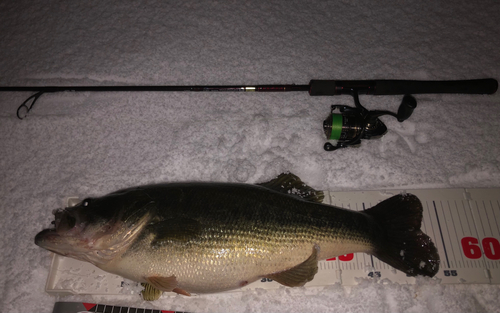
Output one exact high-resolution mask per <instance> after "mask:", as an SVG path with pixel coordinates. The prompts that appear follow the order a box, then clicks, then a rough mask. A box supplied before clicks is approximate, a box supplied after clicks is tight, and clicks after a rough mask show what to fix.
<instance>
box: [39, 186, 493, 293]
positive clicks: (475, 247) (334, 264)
mask: <svg viewBox="0 0 500 313" xmlns="http://www.w3.org/2000/svg"><path fill="white" fill-rule="evenodd" d="M401 192H405V193H412V194H414V195H416V196H417V197H418V198H419V199H420V200H421V202H422V205H423V208H424V212H423V221H422V230H423V231H424V232H425V233H426V234H427V235H429V236H430V237H431V238H432V240H433V242H434V244H435V245H436V247H437V249H438V252H439V255H440V258H441V264H440V269H439V272H438V274H437V275H436V278H437V279H439V280H440V282H441V283H445V284H460V283H467V284H499V283H500V226H499V224H500V188H496V189H427V190H388V191H356V192H325V200H324V202H325V203H327V204H332V205H335V206H339V207H342V208H346V209H351V210H356V211H362V210H365V209H368V208H370V207H372V206H374V205H376V204H377V203H379V202H380V201H382V200H385V199H387V198H389V197H391V196H393V195H396V194H398V193H401ZM77 202H78V199H77V198H68V201H67V203H65V205H67V206H72V205H75V204H76V203H77ZM370 277H371V278H373V279H380V278H382V279H389V280H390V281H392V282H398V283H401V284H405V283H408V284H411V283H414V282H415V278H414V277H407V276H406V274H404V273H402V272H400V271H397V270H395V269H394V268H392V267H391V266H389V265H387V264H385V263H383V262H381V261H379V260H378V259H377V258H375V257H373V256H371V255H368V254H365V253H351V254H347V255H344V256H339V257H337V258H334V259H331V260H326V261H321V262H319V269H318V273H317V274H316V276H315V278H314V279H313V280H312V281H311V282H309V283H307V284H306V287H307V286H326V285H331V284H335V283H341V284H343V285H356V280H357V278H370ZM137 286H138V284H137V283H133V282H130V281H127V280H124V279H123V278H121V277H120V276H118V275H114V274H109V273H106V272H104V271H102V270H100V269H99V268H97V267H95V266H93V265H91V264H90V263H87V262H81V261H77V260H74V259H70V258H66V257H62V256H59V255H54V257H53V260H52V265H51V268H50V271H49V277H48V279H47V284H46V291H47V292H48V293H57V294H100V295H106V294H109V295H117V294H120V295H127V294H135V296H137V293H138V291H137V290H138V289H140V288H138V287H137ZM279 286H280V285H279V284H278V283H276V282H274V281H270V280H268V279H262V280H260V281H256V282H254V283H252V284H250V285H248V286H245V287H244V288H242V289H239V290H245V289H255V288H264V289H275V288H279ZM237 291H238V290H236V292H237ZM230 292H235V291H230ZM166 294H168V293H166Z"/></svg>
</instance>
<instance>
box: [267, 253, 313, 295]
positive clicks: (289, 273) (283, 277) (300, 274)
mask: <svg viewBox="0 0 500 313" xmlns="http://www.w3.org/2000/svg"><path fill="white" fill-rule="evenodd" d="M317 272H318V247H316V246H315V247H314V248H313V252H312V254H311V256H310V257H309V258H307V260H305V261H304V262H302V263H300V264H299V265H297V266H294V267H292V268H290V269H288V270H285V271H282V272H277V273H273V274H270V275H266V276H265V277H266V278H270V279H272V280H275V281H277V282H278V283H280V284H282V285H285V286H288V287H300V286H304V284H305V283H307V282H309V281H311V280H312V279H313V278H314V275H316V273H317Z"/></svg>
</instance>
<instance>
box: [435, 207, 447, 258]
mask: <svg viewBox="0 0 500 313" xmlns="http://www.w3.org/2000/svg"><path fill="white" fill-rule="evenodd" d="M432 204H433V205H434V212H435V213H436V219H437V223H438V229H439V234H440V235H441V242H442V244H443V249H444V256H445V258H446V264H447V265H448V268H450V261H449V260H448V253H447V252H446V245H445V244H444V238H443V232H442V231H441V223H440V222H439V216H438V212H437V207H436V201H432Z"/></svg>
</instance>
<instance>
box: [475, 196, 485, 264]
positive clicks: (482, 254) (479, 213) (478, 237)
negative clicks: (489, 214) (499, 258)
mask: <svg viewBox="0 0 500 313" xmlns="http://www.w3.org/2000/svg"><path fill="white" fill-rule="evenodd" d="M474 202H475V203H476V206H475V207H476V211H477V217H478V218H479V223H480V224H481V229H478V228H477V223H474V224H476V233H477V239H478V240H479V239H480V238H481V235H480V234H479V231H480V230H482V234H483V235H484V225H483V219H482V218H481V212H479V204H478V202H477V201H474ZM483 204H484V201H483ZM472 218H474V215H472ZM474 221H476V220H475V219H474ZM479 249H480V250H481V258H480V260H481V261H483V262H482V266H483V267H484V268H488V267H487V263H486V260H485V257H484V249H483V247H481V245H479ZM480 260H478V263H479V264H481V261H480Z"/></svg>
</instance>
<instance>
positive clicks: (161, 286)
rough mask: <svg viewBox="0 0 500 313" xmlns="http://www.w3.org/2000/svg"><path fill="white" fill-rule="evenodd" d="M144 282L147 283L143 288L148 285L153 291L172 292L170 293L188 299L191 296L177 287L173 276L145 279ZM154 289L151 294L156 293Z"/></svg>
mask: <svg viewBox="0 0 500 313" xmlns="http://www.w3.org/2000/svg"><path fill="white" fill-rule="evenodd" d="M146 281H147V284H146V286H145V287H147V285H148V284H149V285H150V286H151V288H154V289H157V290H160V291H172V292H175V293H178V294H180V295H185V296H188V297H189V296H191V294H190V293H189V292H187V291H186V290H184V289H181V288H179V287H177V284H178V282H177V278H176V277H175V276H173V275H172V276H169V277H162V276H151V277H146ZM154 289H152V290H153V292H156V291H154ZM158 298H159V297H158ZM158 298H157V299H158ZM144 300H147V299H144ZM152 300H156V299H152ZM149 301H151V300H149Z"/></svg>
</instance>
